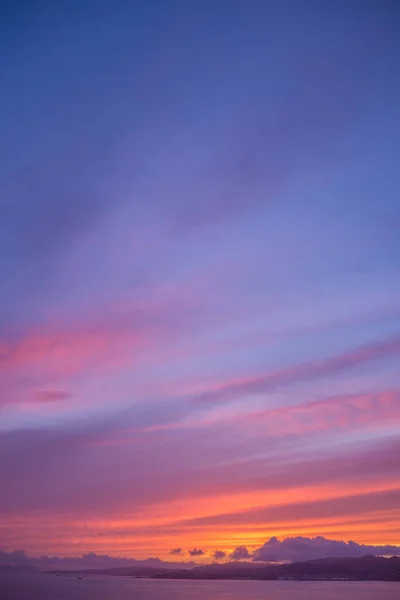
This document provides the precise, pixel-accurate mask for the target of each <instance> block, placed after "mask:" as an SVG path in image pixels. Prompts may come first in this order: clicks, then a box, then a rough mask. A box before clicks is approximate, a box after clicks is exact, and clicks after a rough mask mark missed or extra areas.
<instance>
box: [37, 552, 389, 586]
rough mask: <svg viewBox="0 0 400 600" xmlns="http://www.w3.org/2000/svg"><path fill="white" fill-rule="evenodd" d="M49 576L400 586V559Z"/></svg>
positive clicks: (325, 560) (125, 569) (139, 568)
mask: <svg viewBox="0 0 400 600" xmlns="http://www.w3.org/2000/svg"><path fill="white" fill-rule="evenodd" d="M48 574H53V575H55V574H57V575H59V576H67V575H86V576H90V575H110V576H126V577H151V578H156V579H257V580H274V579H291V580H350V581H399V582H400V557H398V556H393V557H391V558H384V557H376V556H363V557H359V558H321V559H315V560H309V561H304V562H297V563H290V564H279V565H277V564H273V565H272V564H269V565H268V564H260V563H251V562H233V563H226V564H222V565H221V564H211V565H204V566H198V567H194V568H190V569H170V568H169V569H168V568H165V567H150V566H135V567H118V568H112V569H85V570H80V571H79V570H69V571H50V572H48Z"/></svg>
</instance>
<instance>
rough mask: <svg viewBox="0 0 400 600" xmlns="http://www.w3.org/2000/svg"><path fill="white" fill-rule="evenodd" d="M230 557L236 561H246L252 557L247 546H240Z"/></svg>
mask: <svg viewBox="0 0 400 600" xmlns="http://www.w3.org/2000/svg"><path fill="white" fill-rule="evenodd" d="M229 556H230V557H231V558H233V559H234V560H244V559H245V558H250V556H251V555H250V552H249V551H248V550H247V548H246V546H238V547H237V548H235V550H234V551H233V552H231V554H230V555H229Z"/></svg>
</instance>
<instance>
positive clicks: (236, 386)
mask: <svg viewBox="0 0 400 600" xmlns="http://www.w3.org/2000/svg"><path fill="white" fill-rule="evenodd" d="M399 353H400V334H396V335H394V336H391V337H389V338H385V339H381V340H376V341H375V342H372V343H370V344H366V345H364V346H360V347H358V348H355V349H353V350H350V351H348V352H345V353H343V354H339V355H336V356H332V357H330V358H326V359H323V360H316V361H313V362H309V363H305V364H300V365H295V366H293V367H290V368H288V369H282V370H280V371H276V372H272V373H266V374H265V375H262V376H260V377H255V378H253V379H247V380H244V381H240V382H239V383H237V382H235V383H228V384H226V385H225V386H221V387H220V388H219V389H217V390H212V391H207V392H204V393H203V394H201V395H199V396H197V397H196V398H195V399H194V401H195V402H219V401H227V400H234V399H235V398H237V397H239V396H242V395H244V394H259V393H263V392H268V391H270V390H273V389H276V388H279V387H281V386H284V385H290V384H293V383H299V382H301V381H308V380H312V379H317V378H320V377H321V378H322V377H330V376H333V375H336V374H337V373H340V372H342V371H347V370H350V369H352V368H355V367H358V366H361V365H364V364H366V363H369V362H371V361H373V360H379V359H384V358H390V357H392V356H397V355H398V354H399Z"/></svg>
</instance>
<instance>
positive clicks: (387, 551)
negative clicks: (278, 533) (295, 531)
mask: <svg viewBox="0 0 400 600" xmlns="http://www.w3.org/2000/svg"><path fill="white" fill-rule="evenodd" d="M366 554H370V555H373V556H388V555H400V546H368V545H365V544H358V543H357V542H353V541H349V542H344V541H342V540H329V539H327V538H325V537H322V536H318V537H315V538H306V537H294V538H285V539H284V540H282V541H280V540H278V539H277V538H276V537H272V538H271V539H270V540H268V542H266V543H265V544H264V545H263V546H261V548H258V549H257V550H256V551H255V552H254V554H253V560H254V561H266V562H280V561H290V562H298V561H303V560H312V559H316V558H327V557H333V558H339V557H340V558H342V557H357V556H365V555H366Z"/></svg>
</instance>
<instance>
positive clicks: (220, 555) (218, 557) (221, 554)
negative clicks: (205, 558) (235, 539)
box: [212, 550, 226, 560]
mask: <svg viewBox="0 0 400 600" xmlns="http://www.w3.org/2000/svg"><path fill="white" fill-rule="evenodd" d="M212 556H213V558H214V559H215V560H222V559H223V558H225V556H226V552H224V551H223V550H216V551H215V552H214V553H213V555H212Z"/></svg>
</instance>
